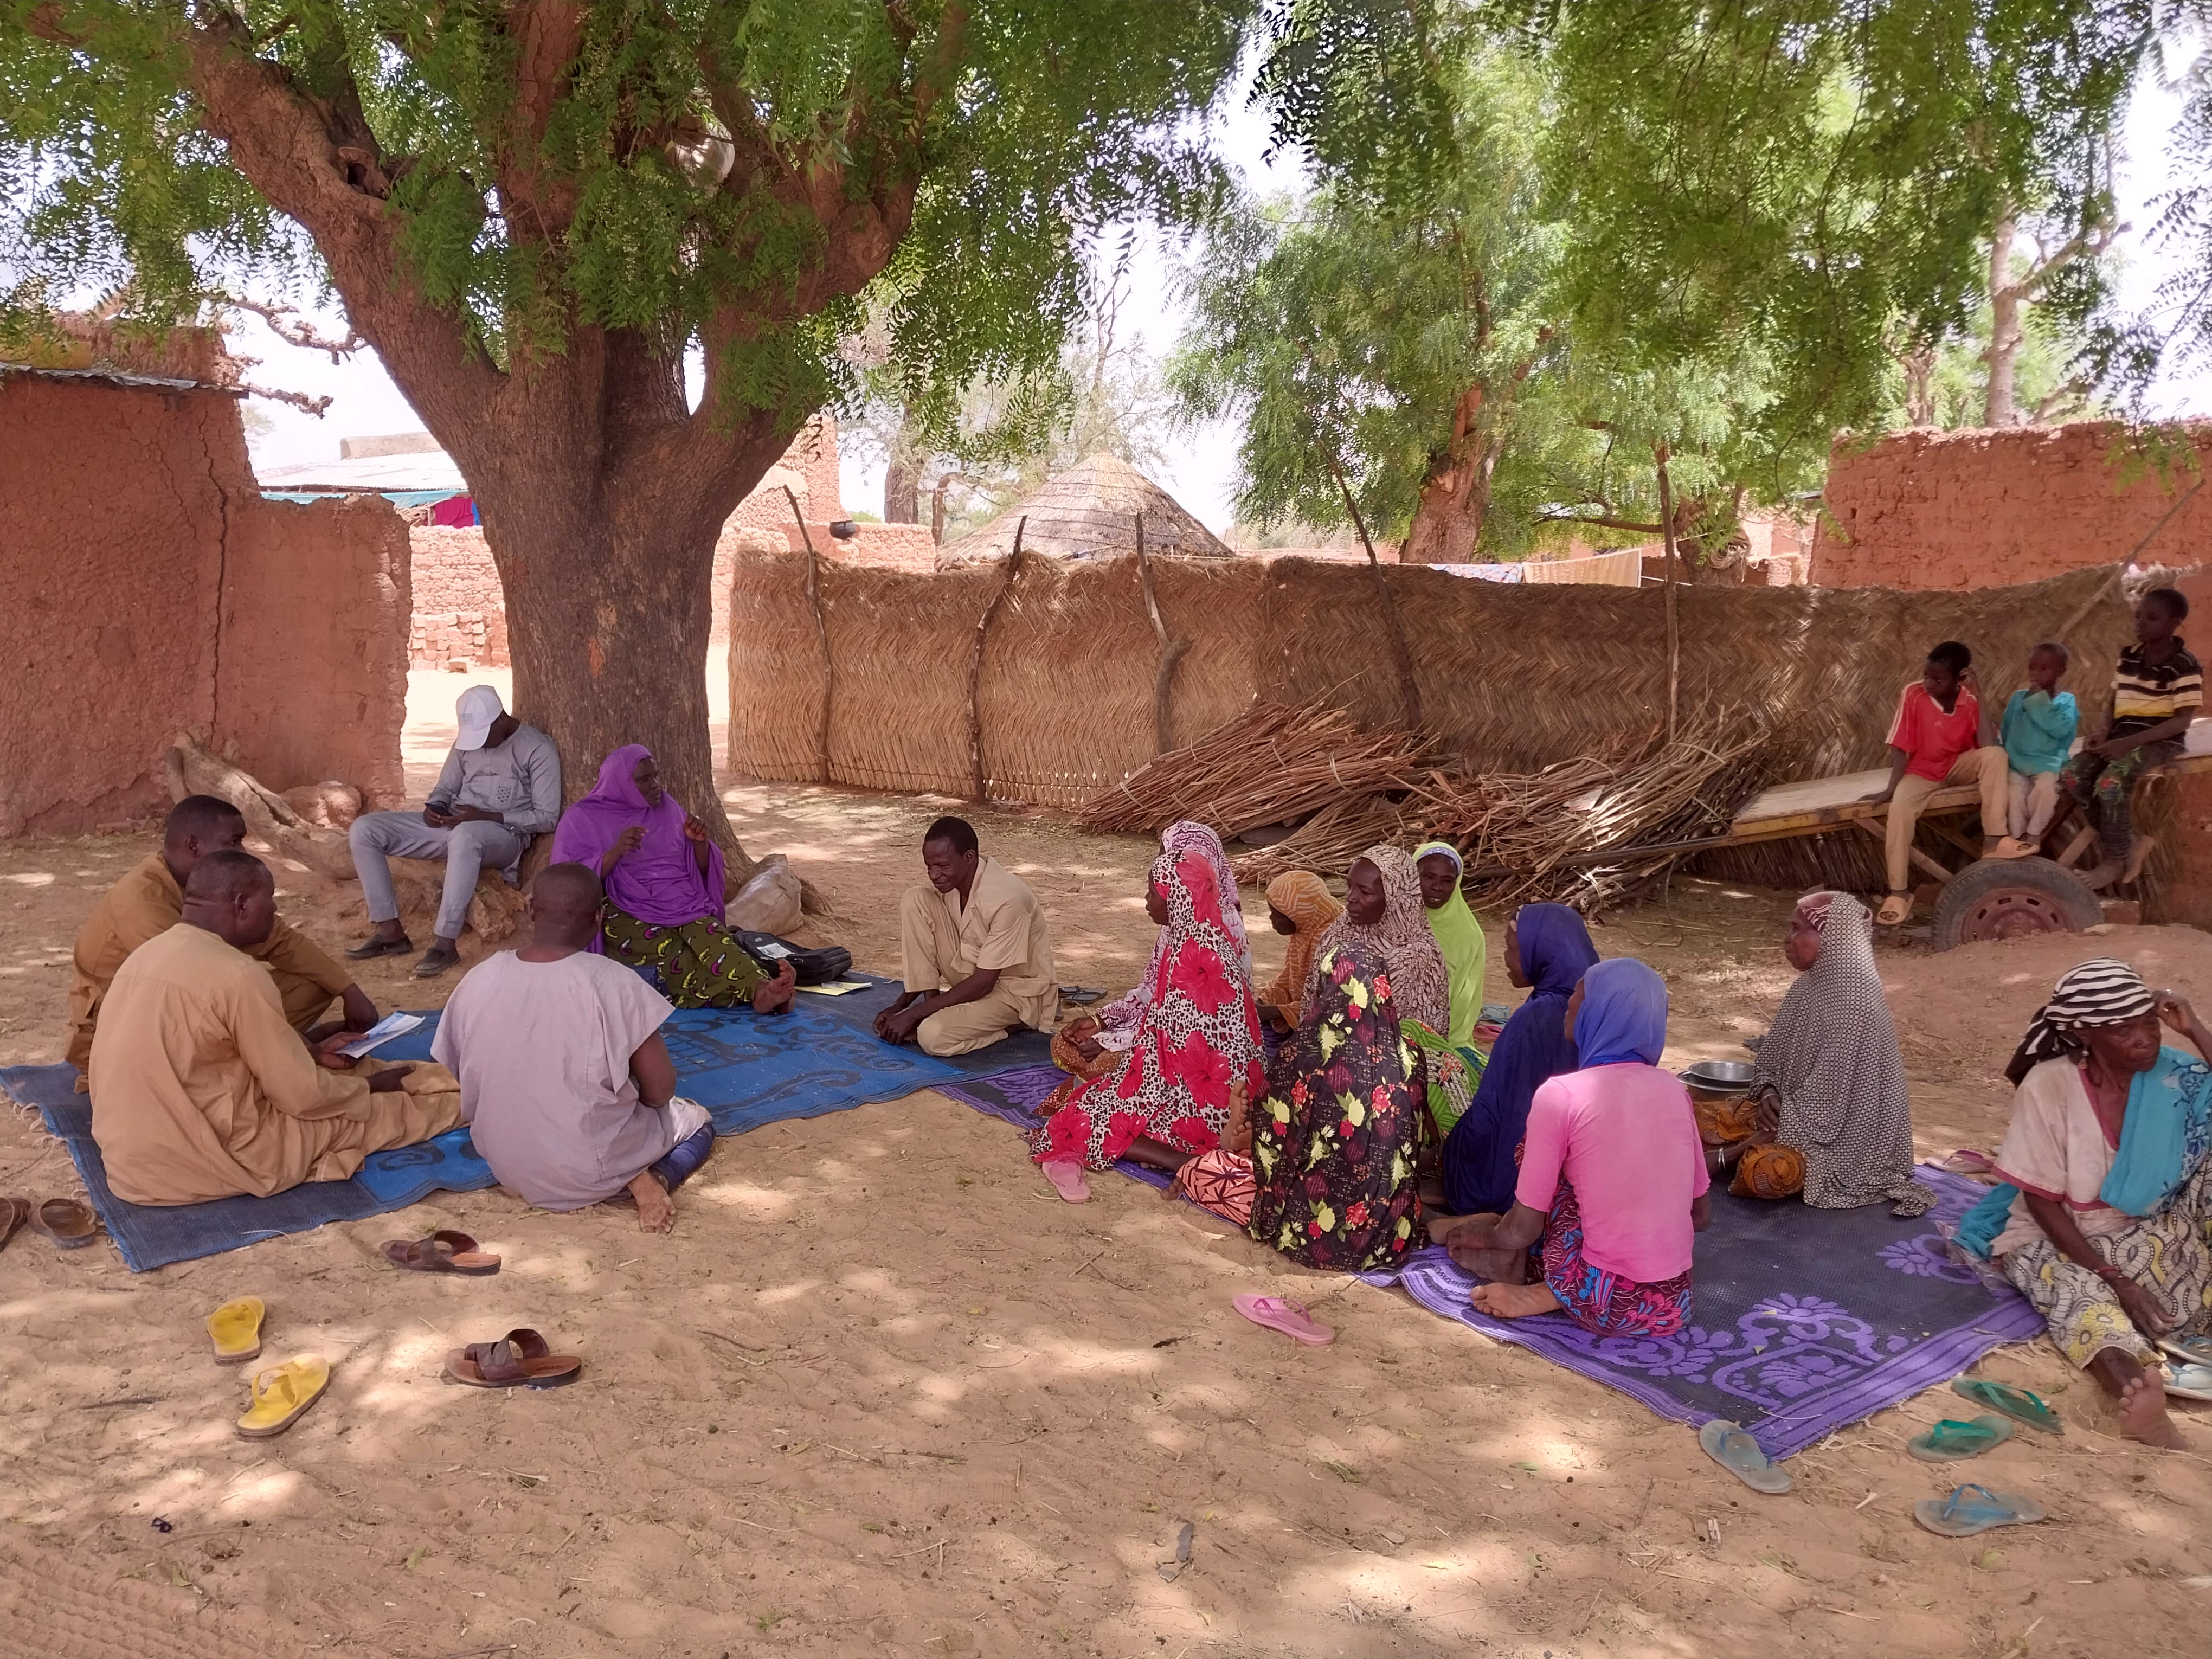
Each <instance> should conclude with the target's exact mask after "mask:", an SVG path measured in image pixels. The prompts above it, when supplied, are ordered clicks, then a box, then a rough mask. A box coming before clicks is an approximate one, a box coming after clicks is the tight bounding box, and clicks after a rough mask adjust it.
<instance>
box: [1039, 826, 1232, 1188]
mask: <svg viewBox="0 0 2212 1659" xmlns="http://www.w3.org/2000/svg"><path fill="white" fill-rule="evenodd" d="M1148 908H1150V909H1152V912H1153V916H1154V919H1155V920H1156V921H1159V922H1160V923H1161V925H1162V926H1164V927H1165V928H1166V929H1167V936H1166V939H1164V942H1163V945H1162V948H1161V951H1160V955H1159V957H1158V962H1159V973H1158V975H1157V977H1156V978H1155V980H1154V982H1153V984H1152V995H1151V998H1150V1000H1148V1002H1147V1003H1146V1006H1145V1009H1144V1012H1143V1013H1142V1015H1141V1016H1140V1017H1139V1021H1138V1025H1137V1032H1136V1037H1135V1040H1134V1041H1133V1042H1132V1043H1131V1044H1130V1046H1129V1048H1128V1050H1127V1053H1126V1054H1121V1055H1120V1056H1118V1059H1119V1060H1120V1063H1119V1064H1118V1065H1117V1066H1114V1067H1113V1068H1112V1069H1111V1070H1109V1071H1107V1072H1104V1073H1101V1074H1100V1075H1098V1076H1097V1077H1094V1078H1089V1079H1078V1080H1075V1081H1073V1082H1071V1083H1069V1084H1066V1085H1062V1087H1061V1088H1060V1090H1059V1091H1055V1093H1054V1096H1053V1097H1052V1098H1051V1099H1049V1100H1048V1101H1046V1102H1045V1103H1044V1106H1043V1107H1042V1108H1041V1110H1042V1111H1043V1112H1045V1114H1046V1117H1045V1121H1044V1122H1043V1123H1042V1125H1041V1126H1040V1127H1038V1128H1036V1130H1034V1131H1032V1132H1031V1134H1030V1153H1031V1155H1032V1156H1033V1157H1034V1158H1035V1159H1036V1162H1037V1163H1039V1164H1044V1165H1046V1166H1048V1169H1049V1168H1051V1167H1052V1166H1055V1165H1058V1166H1062V1168H1063V1170H1066V1167H1067V1166H1073V1167H1074V1168H1077V1169H1080V1168H1089V1169H1093V1170H1103V1169H1105V1168H1107V1167H1108V1166H1109V1165H1110V1164H1113V1163H1114V1162H1115V1160H1116V1159H1118V1158H1129V1159H1131V1160H1133V1162H1136V1163H1139V1164H1148V1165H1150V1166H1152V1168H1155V1169H1162V1170H1174V1169H1178V1168H1180V1167H1181V1166H1182V1164H1183V1163H1184V1161H1185V1160H1186V1159H1188V1158H1189V1157H1190V1156H1191V1155H1192V1154H1193V1153H1194V1152H1207V1151H1210V1150H1211V1149H1212V1148H1213V1147H1214V1146H1217V1145H1218V1144H1219V1142H1220V1139H1221V1132H1222V1130H1223V1129H1224V1128H1225V1127H1227V1126H1228V1122H1229V1092H1230V1090H1231V1087H1232V1086H1233V1085H1237V1084H1240V1083H1241V1084H1243V1085H1244V1086H1245V1088H1246V1089H1247V1090H1249V1091H1251V1092H1252V1093H1253V1094H1255V1095H1257V1094H1258V1093H1260V1092H1261V1091H1262V1089H1263V1088H1264V1086H1265V1081H1266V1074H1265V1073H1264V1071H1263V1069H1262V1066H1261V1051H1260V1018H1259V1011H1258V1009H1257V1007H1256V1006H1255V1004H1254V1002H1253V999H1252V977H1251V973H1250V970H1249V969H1247V968H1246V967H1245V966H1244V963H1243V953H1242V952H1241V951H1238V950H1237V945H1236V941H1235V940H1234V939H1232V937H1231V933H1230V931H1229V928H1228V927H1227V925H1226V923H1225V920H1224V917H1223V901H1222V895H1221V884H1220V879H1219V878H1218V876H1217V875H1216V873H1215V871H1214V866H1213V864H1212V861H1211V860H1208V859H1206V857H1205V856H1204V855H1203V854H1200V853H1198V852H1188V851H1186V852H1176V851H1170V852H1164V853H1162V854H1160V855H1159V857H1158V858H1157V859H1155V860H1153V861H1152V889H1151V891H1150V893H1149V895H1148ZM1055 1184H1057V1182H1056V1183H1055Z"/></svg>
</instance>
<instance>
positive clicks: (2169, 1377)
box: [2158, 1359, 2212, 1400]
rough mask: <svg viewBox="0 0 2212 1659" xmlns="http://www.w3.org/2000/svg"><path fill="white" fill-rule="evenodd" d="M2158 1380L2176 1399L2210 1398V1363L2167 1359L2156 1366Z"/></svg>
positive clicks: (2211, 1390)
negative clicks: (2201, 1363)
mask: <svg viewBox="0 0 2212 1659" xmlns="http://www.w3.org/2000/svg"><path fill="white" fill-rule="evenodd" d="M2158 1374H2159V1382H2160V1383H2161V1384H2162V1385H2163V1386H2164V1388H2165V1389H2166V1392H2167V1393H2168V1394H2170V1395H2172V1396H2173V1397H2174V1398H2175V1399H2176V1400H2212V1365H2199V1364H2194V1363H2187V1362H2184V1361H2182V1360H2179V1359H2169V1360H2167V1361H2166V1362H2165V1363H2164V1364H2161V1365H2160V1367H2159V1368H2158Z"/></svg>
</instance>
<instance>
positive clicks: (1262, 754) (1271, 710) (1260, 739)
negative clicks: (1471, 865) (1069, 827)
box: [1076, 699, 1428, 840]
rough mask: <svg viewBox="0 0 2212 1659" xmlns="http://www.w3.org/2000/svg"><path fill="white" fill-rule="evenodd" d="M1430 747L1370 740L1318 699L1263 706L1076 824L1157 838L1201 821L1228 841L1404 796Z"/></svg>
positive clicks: (1133, 779) (1382, 736)
mask: <svg viewBox="0 0 2212 1659" xmlns="http://www.w3.org/2000/svg"><path fill="white" fill-rule="evenodd" d="M1427 747H1428V745H1427V744H1426V743H1425V742H1424V740H1423V739H1421V738H1419V737H1416V736H1414V735H1413V734H1412V733H1410V732H1401V731H1381V732H1363V731H1361V730H1360V729H1359V726H1358V724H1357V723H1356V722H1355V721H1354V720H1352V716H1351V715H1349V714H1346V713H1345V712H1344V711H1343V710H1342V709H1340V708H1332V707H1330V706H1329V705H1328V703H1327V702H1323V701H1322V700H1319V699H1316V700H1315V701H1314V702H1309V703H1304V704H1300V705H1298V706H1297V707H1291V706H1290V705H1287V704H1284V703H1279V702H1257V703H1255V704H1254V705H1253V706H1252V708H1251V710H1250V711H1249V713H1247V714H1243V715H1240V716H1239V717H1238V718H1237V719H1236V720H1229V721H1227V722H1225V723H1224V724H1222V725H1220V726H1215V727H1214V728H1213V730H1212V731H1211V732H1207V733H1206V735H1205V736H1204V737H1202V738H1200V739H1199V740H1198V741H1197V742H1196V743H1194V744H1190V745H1189V746H1188V747H1187V748H1183V749H1177V750H1173V751H1171V752H1170V753H1168V754H1165V755H1162V756H1161V757H1159V758H1158V760H1155V761H1153V762H1152V763H1151V764H1149V765H1147V766H1145V767H1143V768H1141V769H1139V770H1138V771H1137V772H1136V773H1134V774H1133V775H1131V776H1130V777H1129V779H1128V780H1127V781H1126V782H1124V783H1121V784H1120V785H1118V786H1116V787H1115V788H1112V789H1109V791H1107V792H1106V793H1104V794H1103V795H1101V796H1099V797H1098V798H1097V799H1096V800H1094V801H1092V802H1091V804H1090V805H1088V806H1086V807H1085V808H1084V809H1083V812H1082V814H1081V816H1080V817H1079V818H1078V819H1077V820H1076V822H1077V823H1079V824H1080V825H1081V826H1082V827H1083V828H1084V829H1122V830H1132V831H1142V832H1148V833H1152V834H1158V832H1159V831H1160V830H1162V829H1165V828H1167V826H1168V825H1169V824H1170V823H1174V822H1175V821H1176V819H1177V818H1195V819H1197V820H1198V821H1199V822H1200V823H1205V824H1207V825H1210V826H1211V827H1212V828H1213V829H1216V830H1218V831H1219V832H1220V834H1221V836H1222V838H1223V839H1224V840H1228V839H1230V838H1231V837H1233V836H1240V835H1242V834H1243V833H1244V831H1246V830H1247V829H1258V828H1259V827H1261V825H1262V824H1270V823H1291V822H1293V821H1295V820H1297V819H1300V818H1304V817H1309V816H1310V815H1311V814H1314V813H1316V812H1319V811H1322V809H1323V808H1324V807H1328V806H1331V805H1338V804H1340V803H1342V802H1345V801H1346V800H1356V799H1365V798H1368V797H1370V796H1374V795H1378V794H1396V793H1403V792H1404V791H1405V790H1407V789H1409V788H1411V787H1413V784H1414V782H1415V781H1416V780H1417V779H1418V778H1419V775H1420V772H1421V757H1422V755H1423V754H1424V753H1425V750H1427Z"/></svg>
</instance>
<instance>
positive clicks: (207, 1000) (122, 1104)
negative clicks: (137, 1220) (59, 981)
mask: <svg viewBox="0 0 2212 1659" xmlns="http://www.w3.org/2000/svg"><path fill="white" fill-rule="evenodd" d="M183 908H184V920H183V921H179V923H178V924H177V925H176V926H175V927H172V928H170V929H169V930H168V931H167V933H162V934H161V936H160V937H159V938H156V939H149V940H148V941H147V942H146V943H145V944H143V945H140V946H139V947H138V948H137V950H135V951H132V952H131V955H130V957H129V958H128V959H127V960H126V961H125V963H124V964H123V966H122V967H121V968H119V969H117V970H116V974H115V979H114V982H113V983H112V984H111V985H110V986H109V987H107V995H106V1000H105V1001H104V1002H103V1003H102V1004H101V1006H100V1026H99V1029H98V1030H96V1031H95V1032H94V1034H93V1039H92V1079H91V1080H92V1138H93V1139H94V1140H95V1141H97V1142H98V1143H99V1146H100V1157H101V1158H102V1159H103V1160H104V1161H105V1162H106V1165H107V1184H108V1185H109V1186H110V1187H112V1188H114V1190H115V1193H116V1194H117V1196H118V1197H121V1198H126V1199H128V1200H131V1202H132V1203H134V1204H195V1203H198V1202H199V1201H201V1200H204V1199H210V1198H230V1197H234V1196H237V1195H239V1194H254V1195H256V1196H258V1197H263V1198H265V1197H267V1196H268V1195H269V1194H271V1193H281V1192H283V1191H284V1190H285V1189H286V1188H290V1187H295V1186H297V1185H299V1183H300V1182H303V1181H343V1180H345V1179H346V1178H347V1177H348V1176H351V1175H352V1174H353V1173H354V1172H355V1171H356V1170H359V1169H360V1168H361V1166H362V1160H363V1159H364V1158H367V1157H368V1155H369V1154H370V1153H371V1152H382V1151H384V1150H385V1149H386V1148H387V1147H392V1146H412V1145H413V1144H414V1143H415V1142H416V1141H418V1140H428V1139H429V1138H430V1137H431V1136H433V1135H435V1134H440V1133H443V1132H444V1131H446V1130H447V1129H450V1128H452V1127H453V1126H454V1125H455V1124H456V1123H458V1122H459V1121H460V1103H459V1097H457V1096H456V1095H455V1094H454V1093H453V1091H452V1089H451V1088H450V1087H448V1088H446V1089H444V1090H443V1091H436V1092H424V1093H422V1094H410V1093H409V1092H407V1088H408V1069H409V1068H407V1067H405V1066H398V1067H393V1068H389V1069H386V1070H383V1071H380V1072H377V1073H374V1075H373V1076H369V1077H361V1076H358V1075H355V1074H354V1073H353V1068H352V1067H351V1066H349V1063H348V1062H347V1061H346V1060H343V1059H341V1058H339V1057H338V1056H337V1054H331V1053H327V1052H322V1051H314V1050H310V1049H309V1048H308V1047H307V1044H306V1043H305V1042H302V1041H301V1038H300V1034H299V1033H298V1032H297V1031H295V1030H293V1029H292V1027H291V1024H290V1023H289V1021H288V1020H287V1019H286V1018H284V1006H283V1002H282V1001H281V1000H279V999H278V996H277V993H276V983H275V981H273V980H271V979H270V976H269V971H268V969H265V968H264V967H263V966H262V965H261V964H260V963H258V962H256V961H255V960H254V959H253V958H252V957H250V956H248V955H247V954H246V952H247V951H251V950H252V948H253V947H254V946H255V945H259V944H261V943H262V942H263V941H264V940H265V939H267V938H268V937H269V933H270V929H271V928H272V927H274V926H275V925H276V884H275V882H274V880H273V879H272V878H270V873H269V869H268V866H265V865H264V864H263V863H262V862H261V860H258V859H257V858H254V857H252V856H251V855H250V854H245V853H240V852H237V851H234V850H225V851H221V852H213V853H206V854H202V855H201V857H200V859H199V861H198V862H197V864H195V865H194V866H192V872H191V875H190V876H189V877H188V878H186V879H185V892H184V905H183ZM344 1041H345V1038H344V1036H343V1034H340V1035H339V1036H333V1037H332V1038H331V1039H330V1043H331V1045H333V1046H334V1045H336V1044H337V1043H341V1042H344ZM318 1062H319V1063H318Z"/></svg>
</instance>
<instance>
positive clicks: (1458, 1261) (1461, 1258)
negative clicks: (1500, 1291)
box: [1444, 1232, 1528, 1285]
mask: <svg viewBox="0 0 2212 1659" xmlns="http://www.w3.org/2000/svg"><path fill="white" fill-rule="evenodd" d="M1483 1236H1484V1235H1480V1234H1474V1233H1471V1232H1462V1233H1459V1234H1456V1235H1455V1236H1454V1237H1449V1238H1447V1239H1445V1240H1444V1248H1445V1249H1447V1250H1449V1251H1450V1252H1451V1259H1452V1265H1453V1266H1454V1267H1458V1268H1459V1269H1460V1270H1461V1271H1462V1272H1463V1273H1473V1274H1474V1276H1475V1277H1476V1278H1477V1279H1487V1280H1489V1281H1490V1283H1492V1284H1493V1285H1522V1284H1526V1283H1527V1282H1528V1251H1526V1250H1506V1249H1498V1247H1497V1246H1495V1245H1490V1244H1478V1243H1474V1242H1473V1241H1474V1238H1476V1237H1483Z"/></svg>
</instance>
